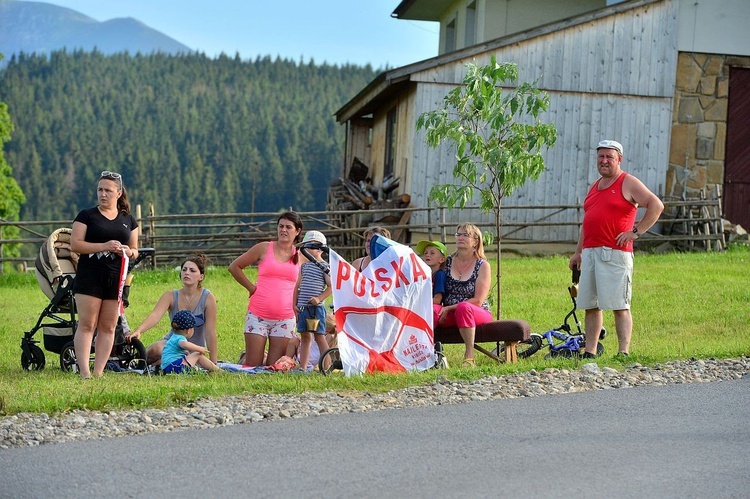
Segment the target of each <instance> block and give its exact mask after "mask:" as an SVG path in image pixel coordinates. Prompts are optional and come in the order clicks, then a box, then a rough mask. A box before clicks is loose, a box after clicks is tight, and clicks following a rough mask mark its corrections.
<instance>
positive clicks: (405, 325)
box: [330, 235, 435, 376]
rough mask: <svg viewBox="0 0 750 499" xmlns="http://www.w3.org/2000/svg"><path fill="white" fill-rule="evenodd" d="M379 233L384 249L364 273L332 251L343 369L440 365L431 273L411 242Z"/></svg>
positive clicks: (400, 369)
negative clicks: (414, 250) (436, 352)
mask: <svg viewBox="0 0 750 499" xmlns="http://www.w3.org/2000/svg"><path fill="white" fill-rule="evenodd" d="M375 237H376V238H378V241H377V242H378V243H379V244H380V247H381V248H384V249H383V250H382V252H381V253H380V254H379V255H376V256H375V257H374V259H373V260H372V262H370V264H369V265H368V266H367V267H366V268H365V269H364V270H362V272H359V271H358V270H357V269H355V268H354V267H352V266H351V264H349V263H348V262H347V261H346V260H344V259H342V258H341V257H340V256H339V255H338V254H336V252H334V251H331V252H330V262H331V284H332V287H333V307H334V310H335V312H334V315H335V317H336V330H337V331H338V332H339V333H338V347H339V350H340V353H341V361H342V363H343V367H344V372H345V373H346V375H347V376H351V375H354V374H363V373H371V372H389V373H396V372H404V371H411V370H420V371H421V370H425V369H429V368H430V367H432V366H433V365H434V364H435V346H434V336H433V325H432V271H431V270H430V267H428V266H427V264H426V263H424V261H422V259H421V258H419V257H418V256H417V255H416V254H415V253H414V252H413V251H412V250H411V248H409V247H408V246H404V245H402V244H399V243H396V242H394V241H391V240H389V239H386V238H384V237H382V236H379V235H378V236H375ZM373 246H375V245H372V246H371V247H373ZM371 255H372V252H371Z"/></svg>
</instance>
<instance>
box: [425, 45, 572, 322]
mask: <svg viewBox="0 0 750 499" xmlns="http://www.w3.org/2000/svg"><path fill="white" fill-rule="evenodd" d="M466 67H467V72H466V76H465V77H464V79H463V82H462V84H461V85H460V86H458V87H456V88H454V89H453V90H451V91H450V92H449V93H448V95H446V96H445V98H444V99H443V105H442V107H440V108H438V109H435V110H433V111H429V112H426V113H423V114H422V115H420V116H419V118H418V119H417V129H418V130H422V129H426V140H427V143H428V144H429V145H430V146H431V147H438V146H439V145H440V144H441V143H442V142H443V141H449V142H452V143H453V144H454V145H455V147H456V165H455V166H454V167H453V177H454V178H455V183H450V184H438V185H435V186H433V187H432V189H431V190H430V199H431V200H432V201H434V202H436V203H438V204H439V205H441V206H447V207H449V208H453V207H455V206H459V207H461V208H463V207H465V206H466V203H467V202H468V201H470V200H471V199H473V198H474V196H475V195H477V196H478V197H479V206H480V208H481V209H482V210H483V211H484V212H485V213H489V212H490V211H493V212H494V215H495V240H496V241H497V255H498V260H497V267H496V280H495V285H496V286H497V302H496V314H497V316H498V317H499V316H500V276H501V272H500V239H501V238H500V234H501V232H500V229H501V227H502V218H501V202H502V199H503V198H504V197H506V196H509V195H510V194H512V193H513V191H514V190H515V189H517V188H519V187H521V186H522V185H523V184H524V183H526V181H527V180H528V179H533V180H536V179H538V178H539V176H540V175H541V174H542V172H543V171H544V169H545V167H544V158H543V157H542V154H541V151H542V149H545V150H546V149H549V148H550V147H552V146H553V145H554V143H555V141H556V140H557V129H556V128H555V125H554V124H546V123H543V122H542V121H541V120H540V119H539V113H540V112H542V111H546V110H547V108H548V107H549V96H548V95H547V93H546V92H543V91H541V90H539V89H538V88H537V87H536V84H537V82H536V81H535V82H533V83H521V84H520V85H517V86H516V85H515V84H516V82H517V80H518V66H517V65H516V64H514V63H507V62H506V63H498V62H497V60H496V59H495V56H494V55H493V56H492V58H491V61H490V63H489V64H488V65H485V66H478V65H477V64H474V63H470V64H467V66H466ZM504 83H506V85H507V86H508V87H511V88H512V87H515V88H513V89H510V90H504V89H503V87H502V85H503V84H504ZM485 235H488V236H489V237H488V238H486V242H487V244H491V242H492V235H491V234H487V233H485Z"/></svg>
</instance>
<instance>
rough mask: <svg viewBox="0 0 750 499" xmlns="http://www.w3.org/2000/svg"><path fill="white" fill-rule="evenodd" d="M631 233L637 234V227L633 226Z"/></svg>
mask: <svg viewBox="0 0 750 499" xmlns="http://www.w3.org/2000/svg"><path fill="white" fill-rule="evenodd" d="M633 234H635V235H638V227H633Z"/></svg>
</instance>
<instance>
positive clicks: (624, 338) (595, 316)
mask: <svg viewBox="0 0 750 499" xmlns="http://www.w3.org/2000/svg"><path fill="white" fill-rule="evenodd" d="M613 313H614V316H615V330H616V331H617V342H618V344H619V352H620V353H628V351H629V350H630V337H631V336H632V333H633V316H632V315H631V313H630V310H614V311H613ZM602 324H603V317H602V311H601V310H600V309H598V308H591V309H588V310H586V353H590V354H592V355H596V345H597V343H598V342H599V333H600V332H601V330H602Z"/></svg>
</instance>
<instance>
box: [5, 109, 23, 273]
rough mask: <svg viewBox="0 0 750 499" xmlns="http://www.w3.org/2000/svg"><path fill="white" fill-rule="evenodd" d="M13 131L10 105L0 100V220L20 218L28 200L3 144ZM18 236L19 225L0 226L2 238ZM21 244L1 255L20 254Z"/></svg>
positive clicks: (10, 247) (6, 249)
mask: <svg viewBox="0 0 750 499" xmlns="http://www.w3.org/2000/svg"><path fill="white" fill-rule="evenodd" d="M12 131H13V123H12V122H11V121H10V114H8V106H7V105H6V104H5V103H4V102H0V220H2V221H8V220H18V216H19V214H20V212H21V205H22V204H23V203H25V202H26V197H25V196H24V195H23V191H22V190H21V188H20V187H19V186H18V183H16V179H14V178H13V169H12V168H11V167H10V165H9V164H8V163H7V162H6V161H5V155H4V153H3V144H4V143H5V142H7V141H9V140H10V133H11V132H12ZM17 237H18V227H16V226H13V225H5V226H0V239H14V238H17ZM19 251H20V249H19V245H15V244H11V245H3V246H2V251H1V252H0V256H3V257H6V258H9V257H13V256H18V254H19ZM2 270H3V262H0V272H2Z"/></svg>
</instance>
